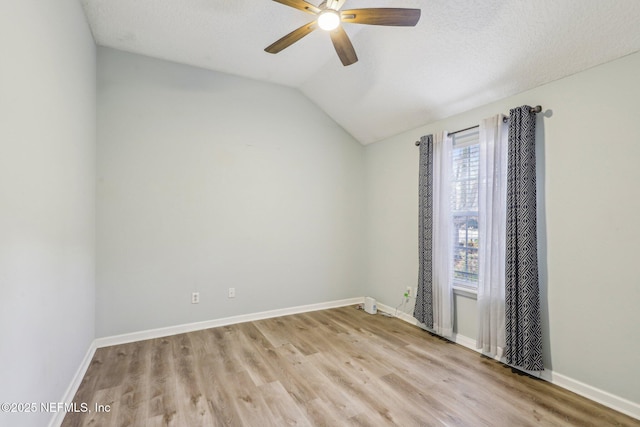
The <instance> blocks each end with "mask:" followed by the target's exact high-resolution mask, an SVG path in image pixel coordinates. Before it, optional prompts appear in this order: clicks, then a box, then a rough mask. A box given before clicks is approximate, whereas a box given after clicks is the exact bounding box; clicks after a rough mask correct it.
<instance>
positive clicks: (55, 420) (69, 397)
mask: <svg viewBox="0 0 640 427" xmlns="http://www.w3.org/2000/svg"><path fill="white" fill-rule="evenodd" d="M95 352H96V342H95V340H94V341H93V342H92V343H91V344H90V345H89V349H88V350H87V353H86V354H85V355H84V358H83V359H82V362H81V363H80V366H79V367H78V370H77V371H76V374H75V375H74V376H73V379H72V380H71V383H70V384H69V387H67V390H66V391H65V392H64V395H63V396H62V400H60V402H66V403H70V402H72V401H73V397H74V396H75V395H76V392H77V391H78V388H79V387H80V384H81V383H82V379H83V378H84V374H86V373H87V369H89V365H90V364H91V359H93V355H94V354H95ZM65 415H67V413H66V412H65V411H58V412H55V413H54V415H53V417H52V418H51V421H50V422H49V427H59V426H60V425H62V421H63V420H64V417H65Z"/></svg>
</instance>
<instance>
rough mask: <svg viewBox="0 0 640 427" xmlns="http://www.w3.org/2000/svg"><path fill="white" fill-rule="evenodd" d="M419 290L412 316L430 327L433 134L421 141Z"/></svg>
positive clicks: (431, 317) (431, 309) (431, 305)
mask: <svg viewBox="0 0 640 427" xmlns="http://www.w3.org/2000/svg"><path fill="white" fill-rule="evenodd" d="M419 174H420V182H419V186H420V188H419V191H418V193H419V207H418V215H419V218H418V251H419V254H418V255H419V267H418V290H417V292H416V305H415V308H414V311H413V317H415V318H416V319H418V321H420V322H422V323H424V324H425V325H426V326H427V327H428V328H429V329H432V328H433V257H432V253H433V135H427V136H423V137H422V138H420V170H419Z"/></svg>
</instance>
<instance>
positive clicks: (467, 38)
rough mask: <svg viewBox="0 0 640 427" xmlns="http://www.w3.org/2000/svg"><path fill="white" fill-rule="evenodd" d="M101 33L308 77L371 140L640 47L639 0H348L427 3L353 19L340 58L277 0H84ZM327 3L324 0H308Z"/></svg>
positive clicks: (246, 72)
mask: <svg viewBox="0 0 640 427" xmlns="http://www.w3.org/2000/svg"><path fill="white" fill-rule="evenodd" d="M81 1H82V3H83V6H84V8H85V11H86V14H87V17H88V20H89V23H90V26H91V29H92V32H93V35H94V37H95V40H96V43H97V44H99V45H102V46H108V47H112V48H116V49H121V50H124V51H128V52H133V53H139V54H142V55H147V56H152V57H156V58H161V59H166V60H170V61H175V62H180V63H184V64H189V65H194V66H198V67H202V68H206V69H211V70H216V71H221V72H225V73H231V74H235V75H239V76H244V77H250V78H254V79H259V80H264V81H268V82H273V83H277V84H283V85H287V86H292V87H295V88H298V89H300V90H301V91H302V92H303V93H304V94H305V95H306V96H308V97H309V98H310V99H311V100H312V101H313V102H315V103H316V104H317V105H319V106H320V107H321V108H322V109H323V110H324V111H325V112H326V113H327V114H328V115H329V116H331V117H332V118H333V119H334V120H335V121H336V122H337V123H339V124H340V125H341V126H342V127H344V128H345V129H346V130H347V131H348V132H349V133H350V134H351V135H353V137H354V138H356V139H357V140H358V141H360V142H361V143H362V144H369V143H372V142H375V141H379V140H381V139H384V138H386V137H389V136H392V135H396V134H398V133H401V132H403V131H406V130H409V129H413V128H415V127H418V126H421V125H424V124H427V123H430V122H433V121H435V120H439V119H442V118H445V117H449V116H451V115H454V114H457V113H460V112H463V111H467V110H469V109H472V108H474V107H477V106H481V105H484V104H486V103H489V102H492V101H495V100H498V99H501V98H504V97H507V96H510V95H513V94H516V93H519V92H522V91H525V90H527V89H531V88H533V87H536V86H539V85H541V84H544V83H547V82H550V81H553V80H556V79H559V78H562V77H565V76H568V75H570V74H574V73H576V72H579V71H582V70H584V69H587V68H590V67H593V66H595V65H598V64H601V63H604V62H607V61H611V60H613V59H616V58H619V57H621V56H624V55H627V54H630V53H633V52H636V51H638V50H640V1H638V0H615V1H609V0H608V1H603V0H535V1H533V0H510V1H504V0H499V1H498V0H476V1H462V0H460V1H451V0H393V1H391V0H347V1H346V3H345V5H344V8H349V9H357V8H365V7H406V8H419V9H421V10H422V17H421V19H420V21H419V22H418V24H417V26H416V27H382V26H373V25H355V24H344V28H345V30H346V32H347V34H348V35H349V37H350V38H351V41H352V42H353V45H354V47H355V50H356V52H357V54H358V57H359V61H358V62H357V63H355V64H353V65H350V66H348V67H344V66H342V64H341V63H340V60H339V59H338V57H337V55H336V53H335V51H334V48H333V45H332V43H331V40H330V38H329V35H328V34H325V33H324V32H323V31H322V30H317V31H314V32H313V33H311V34H310V35H308V36H306V37H305V38H303V39H302V40H300V41H298V42H297V43H295V44H293V45H292V46H290V47H289V48H287V49H285V50H284V51H282V52H280V53H278V54H277V55H272V54H269V53H266V52H265V51H264V48H265V47H266V46H268V45H269V44H271V43H272V42H274V41H275V40H277V39H279V38H280V37H282V36H283V35H285V34H287V33H289V32H290V31H292V30H294V29H296V28H298V27H300V26H302V25H304V24H305V23H307V22H309V21H310V20H312V19H313V16H312V15H310V14H307V13H304V12H301V11H299V10H296V9H293V8H291V7H287V6H284V5H282V4H280V3H277V2H274V1H270V0H189V1H186V0H183V1H176V0H136V1H131V0H81ZM310 3H313V4H315V5H317V4H319V3H320V1H319V0H315V1H314V0H310Z"/></svg>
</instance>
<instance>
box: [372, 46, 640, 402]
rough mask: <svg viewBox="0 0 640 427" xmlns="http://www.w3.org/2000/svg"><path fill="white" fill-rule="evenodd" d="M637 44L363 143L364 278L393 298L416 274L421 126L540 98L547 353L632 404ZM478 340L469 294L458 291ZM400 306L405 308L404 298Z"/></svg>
mask: <svg viewBox="0 0 640 427" xmlns="http://www.w3.org/2000/svg"><path fill="white" fill-rule="evenodd" d="M639 75H640V53H636V54H633V55H630V56H628V57H625V58H622V59H619V60H617V61H614V62H611V63H608V64H605V65H602V66H599V67H595V68H592V69H590V70H587V71H585V72H582V73H579V74H576V75H573V76H570V77H567V78H564V79H562V80H558V81H556V82H553V83H550V84H547V85H545V86H541V87H539V88H536V89H533V90H530V91H528V92H525V93H522V94H520V95H517V96H513V97H509V98H506V99H504V100H501V101H499V102H496V103H493V104H490V105H487V106H484V107H482V108H479V109H475V110H472V111H469V112H466V113H464V114H460V115H457V116H454V117H451V118H449V119H446V120H442V121H439V122H436V123H433V124H430V125H428V126H424V127H421V128H418V129H415V130H413V131H410V132H406V133H403V134H401V135H397V136H395V137H393V138H389V139H388V140H385V141H382V142H380V143H377V144H373V145H370V146H367V147H366V152H365V157H366V182H367V207H366V212H367V215H366V220H367V228H366V235H367V239H368V245H367V247H368V252H367V269H366V272H367V277H366V282H367V286H368V288H367V289H368V292H369V293H370V294H371V296H373V297H375V298H377V299H378V300H380V301H381V302H383V303H385V304H388V305H393V306H395V305H397V304H398V303H399V302H400V300H401V298H402V293H403V291H404V289H405V287H406V286H414V287H415V285H416V282H417V269H418V262H417V246H418V242H417V231H416V230H417V227H418V220H417V212H418V203H417V194H418V185H417V183H418V148H417V147H416V146H415V145H414V141H416V140H417V139H418V138H419V137H420V136H421V135H425V134H429V133H432V132H437V131H440V130H449V131H454V130H457V129H462V128H465V127H468V126H471V125H474V124H477V123H478V122H479V121H480V120H481V119H482V118H485V117H489V116H491V115H494V114H497V113H499V112H503V113H508V111H509V108H512V107H515V106H519V105H523V104H529V105H536V104H541V105H542V106H543V110H544V111H545V114H544V115H539V117H538V121H537V125H538V127H537V157H538V172H539V181H538V199H539V201H538V206H539V216H538V221H539V229H538V233H539V236H538V239H539V256H540V278H541V285H542V309H543V327H544V337H545V342H544V345H545V348H544V352H545V363H546V366H547V368H550V369H553V371H554V372H555V373H559V374H562V375H566V376H568V377H570V378H572V379H574V380H578V381H581V382H583V383H586V384H589V385H590V386H593V387H597V388H599V389H601V390H604V391H608V392H610V393H613V394H615V395H617V396H620V397H623V398H626V399H628V400H630V401H632V402H640V387H638V384H640V369H638V367H637V365H638V355H639V354H640V328H638V325H640V310H637V308H636V307H637V305H638V301H640V276H638V274H637V270H636V269H635V265H636V264H637V263H638V262H637V254H638V249H637V244H638V242H639V241H640V221H638V219H637V218H638V212H640V193H639V190H638V188H639V187H638V183H639V182H640V167H638V162H639V161H640V121H639V120H638V117H640V103H639V102H638V100H639V99H640V85H639V84H638V76H639ZM456 303H457V304H456V306H457V308H458V313H456V324H457V326H458V331H457V332H459V333H461V334H463V335H467V336H469V337H471V338H473V339H475V328H476V327H475V302H474V301H473V300H469V299H468V298H465V297H457V298H456ZM406 311H408V312H412V309H411V308H409V309H407V310H406Z"/></svg>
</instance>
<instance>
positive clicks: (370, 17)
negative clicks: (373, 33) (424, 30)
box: [340, 7, 420, 27]
mask: <svg viewBox="0 0 640 427" xmlns="http://www.w3.org/2000/svg"><path fill="white" fill-rule="evenodd" d="M340 16H341V17H342V22H348V23H351V24H368V25H395V26H399V27H413V26H415V25H416V24H417V23H418V21H419V20H420V9H398V8H392V7H380V8H368V9H352V10H343V11H342V12H340Z"/></svg>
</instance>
